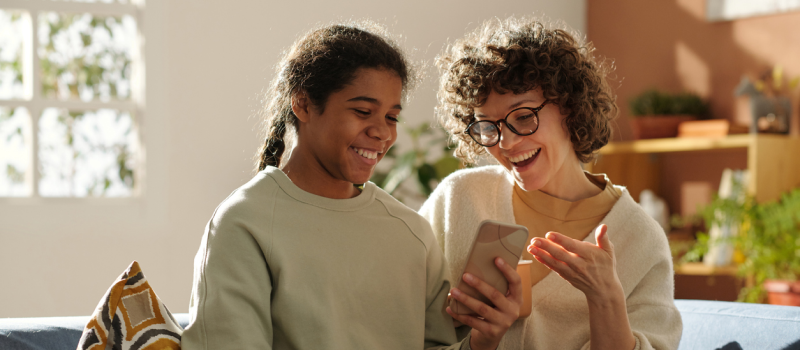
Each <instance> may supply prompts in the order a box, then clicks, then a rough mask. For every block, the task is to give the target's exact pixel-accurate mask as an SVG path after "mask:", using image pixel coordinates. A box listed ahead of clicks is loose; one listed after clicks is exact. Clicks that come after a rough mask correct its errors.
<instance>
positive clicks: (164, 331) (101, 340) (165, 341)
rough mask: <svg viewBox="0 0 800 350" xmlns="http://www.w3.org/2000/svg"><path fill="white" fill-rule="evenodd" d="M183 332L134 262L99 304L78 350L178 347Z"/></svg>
mask: <svg viewBox="0 0 800 350" xmlns="http://www.w3.org/2000/svg"><path fill="white" fill-rule="evenodd" d="M181 333H183V329H182V328H181V326H180V325H178V322H176V321H175V319H174V318H173V317H172V314H171V313H170V312H169V310H167V307H166V306H165V305H164V303H162V302H161V300H159V299H158V297H157V296H156V293H155V292H154V291H153V289H152V288H150V284H149V283H147V279H146V278H145V277H144V274H143V273H142V270H141V269H140V268H139V263H137V262H136V261H134V262H133V263H131V265H130V266H128V269H127V270H125V272H123V273H122V275H121V276H119V278H117V280H116V281H115V282H114V284H113V285H111V288H109V289H108V292H106V295H105V296H103V299H102V300H101V301H100V304H98V305H97V309H96V310H95V311H94V314H92V318H91V320H89V323H88V324H86V328H84V330H83V335H82V336H81V340H80V342H79V343H78V350H105V349H114V350H179V349H180V348H181Z"/></svg>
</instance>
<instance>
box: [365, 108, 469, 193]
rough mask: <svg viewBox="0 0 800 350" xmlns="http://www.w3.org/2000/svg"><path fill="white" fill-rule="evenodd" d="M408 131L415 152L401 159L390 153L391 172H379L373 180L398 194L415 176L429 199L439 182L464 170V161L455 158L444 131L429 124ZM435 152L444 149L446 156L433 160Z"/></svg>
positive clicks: (388, 190)
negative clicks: (432, 155)
mask: <svg viewBox="0 0 800 350" xmlns="http://www.w3.org/2000/svg"><path fill="white" fill-rule="evenodd" d="M406 132H407V133H408V134H409V136H410V137H411V144H412V149H411V150H409V151H406V152H405V153H403V154H401V155H400V156H399V157H398V156H395V155H394V154H392V153H391V152H390V154H387V155H386V156H385V157H384V159H388V160H390V161H393V164H392V166H391V169H390V170H389V171H388V173H387V172H381V171H376V172H375V174H374V175H373V176H372V179H371V181H372V182H374V183H376V184H378V185H379V186H380V187H381V188H383V189H384V190H385V191H386V192H389V193H390V194H394V193H395V191H397V190H398V188H399V186H400V185H401V184H402V183H403V182H404V181H405V180H407V179H409V178H412V177H413V178H414V179H415V180H416V183H417V186H418V188H419V192H420V194H421V195H422V196H424V197H425V198H427V197H428V196H429V195H430V194H431V193H432V192H433V189H434V188H435V187H436V184H437V183H438V182H439V181H442V179H444V178H445V177H447V175H450V174H451V173H452V172H454V171H456V170H458V169H459V168H461V161H459V160H458V159H456V158H455V157H453V156H452V155H451V153H452V149H451V145H450V144H448V142H447V139H448V138H447V135H443V134H444V130H443V129H441V128H438V127H433V128H432V127H431V126H430V125H429V124H427V123H423V124H420V125H418V126H416V127H408V128H406ZM431 137H432V138H431ZM423 138H431V139H430V140H429V141H428V142H427V145H426V146H427V147H424V148H423V147H422V146H420V142H421V139H423ZM440 147H441V148H440ZM432 149H433V150H436V149H443V150H444V154H443V155H442V156H440V157H439V158H437V159H434V160H429V158H430V150H432Z"/></svg>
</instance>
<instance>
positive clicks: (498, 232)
mask: <svg viewBox="0 0 800 350" xmlns="http://www.w3.org/2000/svg"><path fill="white" fill-rule="evenodd" d="M527 240H528V229H527V228H525V226H520V225H514V224H507V223H503V222H498V221H492V220H484V221H483V222H481V223H480V225H478V234H477V236H476V238H475V241H474V242H473V243H472V249H471V251H470V254H469V259H468V260H467V264H466V265H465V266H464V271H462V272H461V274H460V275H459V279H458V283H457V284H456V288H458V289H459V290H460V291H462V292H464V293H466V294H467V295H470V296H472V297H473V298H475V299H478V300H480V301H482V302H484V303H486V304H487V305H489V306H493V304H492V302H491V301H489V299H488V298H486V297H485V296H483V294H481V292H479V291H478V290H477V289H475V288H472V286H470V285H469V284H467V283H466V282H464V281H463V280H461V278H460V277H463V276H464V273H467V272H468V273H470V274H472V275H473V276H475V277H478V278H480V279H481V280H483V281H484V282H486V283H488V284H489V285H492V286H493V287H494V288H495V289H497V290H498V291H499V292H500V293H503V294H505V293H506V292H507V291H508V281H506V278H505V276H504V275H503V272H502V271H500V269H498V268H497V266H496V265H495V264H494V260H495V259H496V258H498V257H500V258H503V260H505V262H507V263H508V264H509V265H511V268H513V269H516V268H517V263H519V259H520V256H521V255H522V251H523V250H524V249H525V242H526V241H527ZM450 309H451V310H453V312H455V313H456V314H459V315H474V314H475V312H474V311H472V310H470V309H469V308H468V307H466V306H465V305H464V304H461V303H460V302H458V301H457V300H456V299H455V298H451V299H450Z"/></svg>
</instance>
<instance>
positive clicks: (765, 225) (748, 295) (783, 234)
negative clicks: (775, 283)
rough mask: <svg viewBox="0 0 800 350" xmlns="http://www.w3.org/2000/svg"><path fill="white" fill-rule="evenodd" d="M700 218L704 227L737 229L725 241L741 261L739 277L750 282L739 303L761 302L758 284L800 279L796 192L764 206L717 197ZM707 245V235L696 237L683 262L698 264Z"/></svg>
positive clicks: (799, 195) (799, 204)
mask: <svg viewBox="0 0 800 350" xmlns="http://www.w3.org/2000/svg"><path fill="white" fill-rule="evenodd" d="M703 216H704V218H705V221H706V227H711V226H712V225H714V224H720V225H735V226H739V228H740V229H739V235H738V236H737V237H733V238H731V239H729V240H727V241H728V242H730V243H732V244H733V245H734V247H735V248H736V249H737V250H738V251H739V252H741V253H742V254H743V255H744V257H745V261H744V262H743V263H742V264H740V265H739V271H738V272H739V275H740V276H742V277H747V278H749V279H751V280H752V281H753V282H754V283H753V285H752V286H748V287H745V288H744V289H742V292H741V294H740V295H739V300H740V301H745V302H761V301H762V300H763V299H764V296H765V293H766V291H765V290H764V289H763V287H762V284H763V283H764V281H765V280H767V279H786V280H796V279H798V278H800V188H796V189H794V190H791V191H789V192H786V193H784V194H783V195H782V196H781V200H780V201H772V202H766V203H756V202H755V200H754V199H753V198H747V199H746V200H745V201H744V203H739V202H737V201H736V200H734V199H723V198H718V197H717V198H715V199H714V200H713V201H712V202H711V203H710V204H709V205H708V206H707V207H705V208H704V209H703ZM710 243H713V242H711V241H710V240H709V238H708V235H707V234H705V233H700V234H698V236H697V243H696V244H695V245H694V247H693V248H692V249H691V250H690V251H689V252H688V253H687V254H686V255H685V256H684V258H683V260H684V261H697V260H700V258H701V257H702V256H703V254H705V253H706V252H707V251H708V246H709V244H710Z"/></svg>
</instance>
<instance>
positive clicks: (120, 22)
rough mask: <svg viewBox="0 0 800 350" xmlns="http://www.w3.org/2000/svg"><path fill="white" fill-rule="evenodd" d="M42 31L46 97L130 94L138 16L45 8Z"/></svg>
mask: <svg viewBox="0 0 800 350" xmlns="http://www.w3.org/2000/svg"><path fill="white" fill-rule="evenodd" d="M38 35H39V49H38V54H39V59H40V60H41V70H42V72H41V73H42V76H41V80H42V95H43V96H44V97H46V98H57V99H60V100H68V99H80V100H83V101H91V100H95V99H99V100H101V101H108V100H111V99H119V100H127V99H130V96H131V63H132V57H133V56H134V49H135V48H136V21H135V20H134V19H133V17H131V16H122V17H112V16H106V17H104V16H93V15H91V14H88V13H87V14H64V13H56V12H43V13H41V14H40V15H39V32H38Z"/></svg>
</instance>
